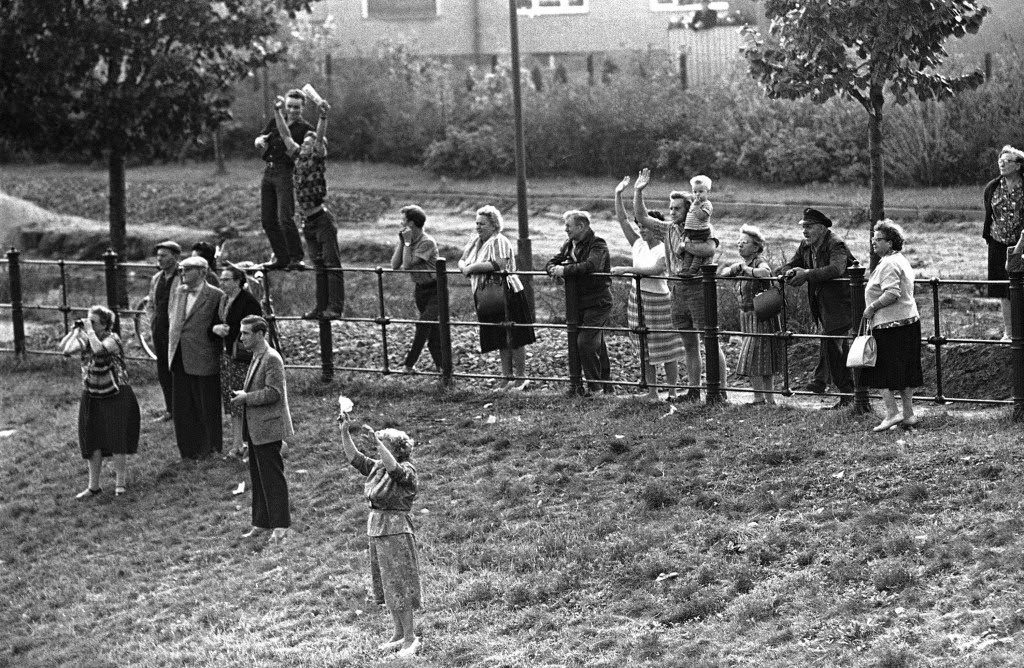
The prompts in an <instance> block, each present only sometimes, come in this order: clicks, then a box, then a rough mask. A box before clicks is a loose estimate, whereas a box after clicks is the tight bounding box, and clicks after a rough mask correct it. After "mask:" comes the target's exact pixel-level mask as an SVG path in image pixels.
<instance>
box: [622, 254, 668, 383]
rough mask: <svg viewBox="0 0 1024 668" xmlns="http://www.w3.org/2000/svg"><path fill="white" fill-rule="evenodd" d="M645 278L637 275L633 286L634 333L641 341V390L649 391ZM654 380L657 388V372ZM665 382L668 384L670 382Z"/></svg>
mask: <svg viewBox="0 0 1024 668" xmlns="http://www.w3.org/2000/svg"><path fill="white" fill-rule="evenodd" d="M643 278H644V277H643V276H641V275H640V274H636V275H635V276H634V277H633V282H634V283H635V284H636V285H635V286H633V289H634V293H633V295H634V297H635V298H636V327H634V328H633V332H634V333H635V334H636V336H637V339H638V340H639V341H640V389H641V390H648V389H650V385H648V384H647V363H648V362H647V360H648V359H649V358H650V350H649V349H648V347H647V346H648V342H647V315H646V314H645V313H644V299H643V286H642V284H641V281H643ZM654 378H655V380H654V385H655V387H657V385H658V380H657V378H658V374H657V372H655V374H654ZM665 382H666V383H667V382H668V380H666V381H665ZM676 382H677V383H678V382H679V381H678V380H677V381H676Z"/></svg>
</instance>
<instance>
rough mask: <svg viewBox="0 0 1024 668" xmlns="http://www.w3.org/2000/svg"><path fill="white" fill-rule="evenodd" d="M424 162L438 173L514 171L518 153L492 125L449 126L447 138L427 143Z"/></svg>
mask: <svg viewBox="0 0 1024 668" xmlns="http://www.w3.org/2000/svg"><path fill="white" fill-rule="evenodd" d="M423 166H424V167H426V168H427V169H429V170H430V171H432V172H434V173H435V174H443V175H447V176H468V177H481V176H488V175H490V174H505V173H509V172H512V171H514V169H515V157H514V156H513V155H512V153H511V152H510V151H509V147H508V142H505V141H502V139H501V138H500V137H499V136H498V134H497V132H496V131H495V130H494V128H493V127H491V126H490V125H484V126H482V127H480V128H479V129H477V130H461V129H459V128H456V127H452V126H449V127H448V129H447V130H446V131H445V137H444V139H442V140H440V141H435V142H433V143H431V144H430V146H429V147H427V150H426V154H425V155H424V158H423Z"/></svg>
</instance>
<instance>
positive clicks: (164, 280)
mask: <svg viewBox="0 0 1024 668" xmlns="http://www.w3.org/2000/svg"><path fill="white" fill-rule="evenodd" d="M153 252H154V253H155V254H156V264H157V266H158V267H160V271H158V272H157V273H155V274H153V278H152V280H150V282H149V297H148V298H147V299H146V314H147V315H148V316H149V331H150V332H151V333H152V334H153V352H154V353H156V377H157V380H158V381H159V382H160V389H161V390H162V391H163V395H164V411H163V412H162V413H161V414H160V415H159V416H157V417H156V419H154V420H153V422H167V421H168V420H170V419H171V407H172V406H173V397H172V396H171V368H170V364H168V360H167V332H168V327H169V326H170V319H169V316H168V312H167V307H168V305H169V304H170V301H171V295H173V294H174V293H175V291H176V290H178V288H179V287H180V286H181V279H180V278H179V276H178V258H179V257H181V246H179V245H178V244H177V243H176V242H174V241H170V240H167V241H161V242H160V243H158V244H157V245H156V246H155V247H154V248H153Z"/></svg>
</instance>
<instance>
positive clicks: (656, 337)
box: [611, 176, 685, 401]
mask: <svg viewBox="0 0 1024 668" xmlns="http://www.w3.org/2000/svg"><path fill="white" fill-rule="evenodd" d="M628 185H629V177H628V176H626V177H623V179H622V181H620V182H619V185H617V186H615V217H616V219H617V220H618V221H619V227H620V228H622V234H623V236H625V237H626V242H627V243H628V244H629V246H630V248H632V250H633V264H632V265H630V266H628V267H612V270H611V273H612V274H614V275H616V276H623V275H636V276H644V277H647V280H641V281H640V297H641V303H642V304H643V307H644V326H645V327H647V329H654V330H668V329H674V328H675V325H674V324H673V323H672V297H671V295H670V294H669V289H668V281H667V280H665V279H666V276H667V275H668V273H667V272H668V269H667V265H666V261H665V240H664V233H663V232H662V231H661V230H660V229H656V228H653V227H641V228H640V234H639V235H638V234H637V233H636V231H635V230H634V229H633V226H632V225H630V224H629V221H628V220H627V219H626V207H625V206H624V205H623V203H622V191H623V190H625V188H626V186H628ZM647 215H649V216H653V217H655V218H659V219H660V218H663V216H662V215H661V213H660V212H657V211H648V212H647ZM626 316H627V320H628V321H629V328H630V330H635V329H636V328H637V327H639V326H640V314H639V308H638V307H637V298H636V287H635V286H634V285H633V284H632V283H630V286H629V301H628V303H627V305H626ZM630 337H631V338H632V339H633V340H634V341H636V342H637V343H639V344H640V345H643V343H642V342H641V340H640V337H639V336H638V335H637V334H636V333H635V332H634V331H631V332H630ZM646 344H647V363H646V365H645V367H644V378H646V380H647V396H648V397H649V398H650V399H655V400H657V399H660V397H659V395H658V387H657V383H658V371H657V365H659V364H662V365H664V367H665V382H666V384H667V385H668V400H669V401H675V400H676V399H677V396H676V384H677V383H678V381H679V359H680V358H681V357H683V355H685V352H684V350H683V337H682V336H680V335H679V332H659V331H655V332H649V333H648V334H647V342H646Z"/></svg>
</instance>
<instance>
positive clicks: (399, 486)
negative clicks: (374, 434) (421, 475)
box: [352, 452, 416, 538]
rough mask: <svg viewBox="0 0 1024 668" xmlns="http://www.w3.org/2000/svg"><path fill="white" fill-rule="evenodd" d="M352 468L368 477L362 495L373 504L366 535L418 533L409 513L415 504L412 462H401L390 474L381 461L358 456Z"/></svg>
mask: <svg viewBox="0 0 1024 668" xmlns="http://www.w3.org/2000/svg"><path fill="white" fill-rule="evenodd" d="M352 466H353V467H355V469H356V470H357V471H359V472H360V473H362V474H363V475H364V476H366V483H365V484H364V485H363V493H364V494H365V495H366V499H367V500H368V501H369V502H370V516H369V517H367V518H366V535H367V536H370V537H371V538H372V537H379V536H391V535H394V534H402V533H415V531H413V527H412V521H411V520H410V519H409V511H410V510H412V503H413V501H415V500H416V468H415V467H414V466H413V465H412V464H411V463H410V462H398V467H397V468H395V470H394V471H388V469H387V467H386V466H384V463H383V462H382V461H380V460H379V459H370V458H369V457H367V456H366V455H364V454H363V453H361V452H360V453H356V456H355V458H354V459H353V460H352Z"/></svg>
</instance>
